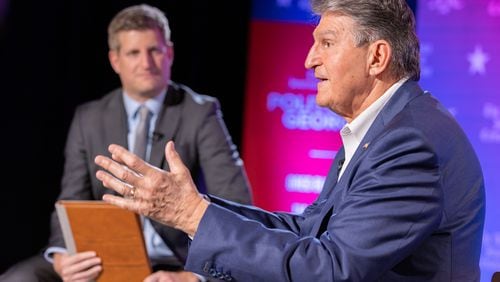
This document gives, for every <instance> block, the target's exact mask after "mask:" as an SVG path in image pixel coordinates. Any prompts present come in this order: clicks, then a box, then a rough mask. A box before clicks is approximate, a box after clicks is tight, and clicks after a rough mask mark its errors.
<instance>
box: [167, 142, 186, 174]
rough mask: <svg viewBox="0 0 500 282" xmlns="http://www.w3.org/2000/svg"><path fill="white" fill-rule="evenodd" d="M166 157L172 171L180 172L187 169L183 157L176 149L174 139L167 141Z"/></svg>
mask: <svg viewBox="0 0 500 282" xmlns="http://www.w3.org/2000/svg"><path fill="white" fill-rule="evenodd" d="M165 158H166V159H167V163H168V166H169V167H170V171H171V172H172V173H179V172H184V171H185V170H187V168H186V166H185V165H184V163H183V162H182V159H181V157H180V156H179V154H178V153H177V151H176V150H175V145H174V141H168V142H167V146H166V147H165Z"/></svg>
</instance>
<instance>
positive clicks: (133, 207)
mask: <svg viewBox="0 0 500 282" xmlns="http://www.w3.org/2000/svg"><path fill="white" fill-rule="evenodd" d="M102 200H103V201H105V202H107V203H110V204H112V205H115V206H117V207H120V208H123V209H127V210H130V211H133V212H135V213H140V203H139V202H137V201H133V200H132V199H126V198H122V197H118V196H115V195H110V194H104V195H103V196H102Z"/></svg>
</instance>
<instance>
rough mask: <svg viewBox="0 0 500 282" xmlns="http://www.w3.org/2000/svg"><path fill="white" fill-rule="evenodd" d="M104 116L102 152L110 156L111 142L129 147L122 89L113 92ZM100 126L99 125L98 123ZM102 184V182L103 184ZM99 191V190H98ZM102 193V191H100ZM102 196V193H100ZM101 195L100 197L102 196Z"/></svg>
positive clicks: (104, 190)
mask: <svg viewBox="0 0 500 282" xmlns="http://www.w3.org/2000/svg"><path fill="white" fill-rule="evenodd" d="M105 109H106V110H104V111H103V113H102V116H103V119H102V124H101V126H102V130H101V132H102V136H103V140H102V146H103V148H102V152H103V154H104V155H107V156H109V155H110V153H109V151H108V146H109V145H110V144H118V145H120V146H123V147H125V148H128V141H127V133H128V123H127V113H126V111H125V106H124V104H123V97H122V90H121V89H117V90H115V91H114V92H113V94H112V97H111V99H110V100H109V101H108V104H107V105H106V107H105ZM96 126H99V125H96ZM101 185H102V184H101ZM101 191H103V192H102V193H107V194H114V195H119V194H118V192H115V191H113V190H109V189H105V188H103V189H102V190H101ZM97 192H99V191H97ZM99 194H101V193H99ZM100 197H102V194H101V195H100ZM100 197H99V198H100Z"/></svg>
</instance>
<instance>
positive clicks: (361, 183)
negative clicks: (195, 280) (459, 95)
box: [186, 81, 484, 282]
mask: <svg viewBox="0 0 500 282" xmlns="http://www.w3.org/2000/svg"><path fill="white" fill-rule="evenodd" d="M341 159H343V149H341V150H340V151H339V154H338V155H337V157H336V159H335V161H334V163H333V165H332V169H331V171H330V173H329V175H328V177H327V180H326V181H325V185H324V187H323V190H322V192H321V194H320V195H319V197H318V199H317V200H316V201H315V202H314V203H313V204H312V205H310V206H309V207H308V208H307V209H306V210H305V211H304V213H303V214H300V215H291V214H286V213H269V212H266V211H263V210H260V209H257V208H252V207H247V206H243V205H238V204H233V203H229V202H227V201H224V200H221V199H218V198H215V197H214V198H212V204H210V206H209V208H208V209H207V211H206V213H205V215H204V216H203V218H202V221H201V222H200V225H199V227H198V230H197V232H196V235H195V237H194V240H193V241H192V243H191V246H190V250H189V255H188V261H187V264H186V266H187V268H188V269H190V270H191V271H195V272H198V273H201V274H205V275H212V276H214V277H218V278H220V279H225V280H231V279H232V280H236V281H315V282H316V281H477V280H479V256H480V250H481V239H482V231H483V223H484V184H483V176H482V172H481V168H480V164H479V162H478V159H477V157H476V155H475V153H474V151H473V149H472V146H471V144H470V143H469V141H468V139H467V137H466V135H465V134H464V132H463V131H462V129H461V128H460V126H459V125H458V124H457V122H456V121H455V119H454V118H453V117H452V116H451V115H450V114H449V113H448V111H447V110H446V109H445V108H444V107H443V106H442V105H441V104H440V103H439V102H437V101H436V100H435V99H434V98H433V97H432V96H431V95H429V94H428V93H424V92H423V91H422V90H421V89H420V87H419V86H418V84H417V83H416V82H414V81H407V82H406V83H405V84H403V86H401V87H400V88H399V89H398V90H397V92H396V93H395V94H394V95H393V97H392V98H391V99H390V100H389V102H388V103H387V104H386V105H385V107H384V108H383V109H382V111H381V112H380V114H379V115H378V116H377V118H376V119H375V121H374V123H373V125H372V126H371V127H370V129H369V131H368V132H367V134H366V136H365V137H364V139H363V140H362V142H361V145H360V146H359V148H358V149H357V151H356V152H355V154H354V156H353V158H352V159H351V161H350V162H349V164H348V166H347V167H346V170H345V172H344V173H343V175H342V177H341V178H340V179H339V181H338V182H337V169H338V163H339V161H340V160H341Z"/></svg>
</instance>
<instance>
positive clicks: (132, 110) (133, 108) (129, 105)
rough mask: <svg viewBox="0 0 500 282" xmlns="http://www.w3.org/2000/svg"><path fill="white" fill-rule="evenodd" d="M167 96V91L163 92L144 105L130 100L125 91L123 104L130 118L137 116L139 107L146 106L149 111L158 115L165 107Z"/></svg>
mask: <svg viewBox="0 0 500 282" xmlns="http://www.w3.org/2000/svg"><path fill="white" fill-rule="evenodd" d="M166 95H167V90H166V89H165V90H163V91H162V92H161V93H160V95H157V96H155V97H153V98H150V99H148V100H146V102H144V103H143V104H141V103H139V102H137V101H135V100H134V99H132V98H130V96H129V95H127V93H126V92H125V91H123V95H122V96H123V103H124V105H125V111H126V112H127V116H128V117H129V118H134V117H135V115H136V114H137V111H138V110H139V107H140V106H141V105H146V106H147V107H148V109H149V111H150V112H151V113H152V114H153V115H154V116H156V115H158V114H159V113H160V110H161V108H162V106H163V101H164V100H165V96H166Z"/></svg>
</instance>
